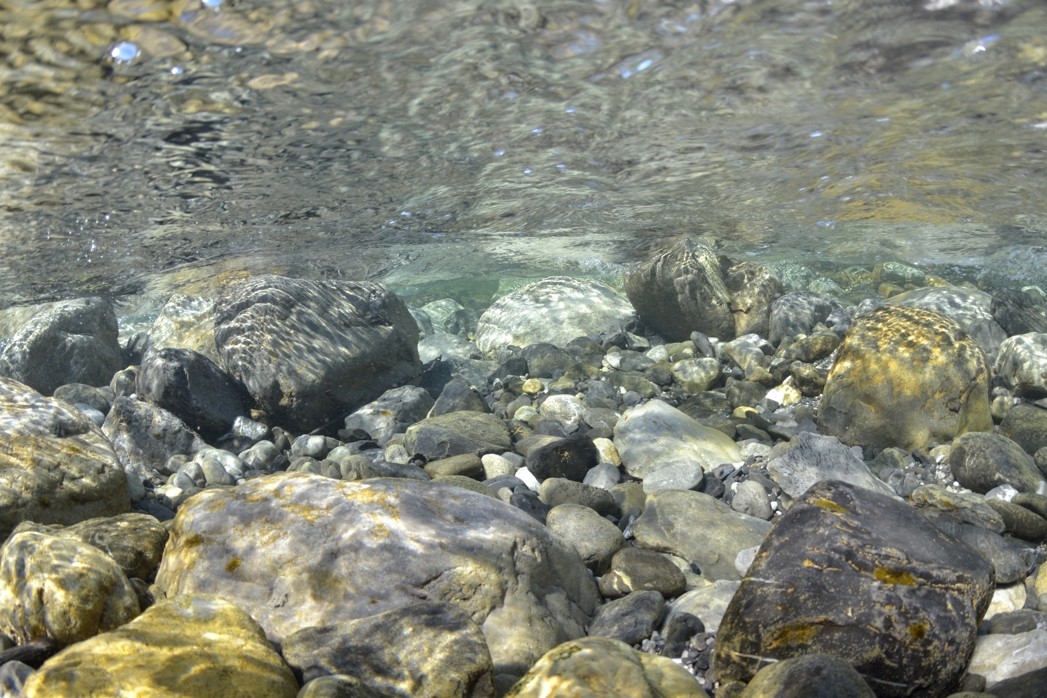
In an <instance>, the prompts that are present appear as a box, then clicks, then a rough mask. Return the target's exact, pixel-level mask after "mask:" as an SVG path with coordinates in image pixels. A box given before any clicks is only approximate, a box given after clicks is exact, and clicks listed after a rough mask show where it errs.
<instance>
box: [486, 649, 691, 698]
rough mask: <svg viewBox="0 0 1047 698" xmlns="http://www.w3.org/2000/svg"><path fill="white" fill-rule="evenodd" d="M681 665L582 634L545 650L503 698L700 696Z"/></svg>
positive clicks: (677, 697) (656, 697) (682, 697)
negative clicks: (546, 697)
mask: <svg viewBox="0 0 1047 698" xmlns="http://www.w3.org/2000/svg"><path fill="white" fill-rule="evenodd" d="M705 695H706V693H705V691H703V690H702V689H701V687H700V686H699V685H698V683H697V682H696V681H695V680H694V677H692V676H691V675H690V674H689V673H688V672H687V670H686V669H684V668H683V667H680V666H677V665H676V664H673V662H672V660H669V659H666V658H665V657H659V656H656V655H653V654H645V653H642V652H637V651H636V650H634V649H633V648H632V647H630V646H629V645H627V644H625V643H624V642H619V641H618V640H611V639H609V638H603V637H586V638H582V639H580V640H573V641H571V642H565V643H563V644H562V645H560V646H558V647H556V648H554V649H553V650H551V651H549V652H548V653H547V654H546V655H545V656H543V657H542V658H541V659H540V660H539V661H538V662H537V663H536V664H535V665H534V666H533V667H532V668H531V670H530V671H528V672H527V675H526V676H524V677H523V678H522V679H520V680H519V681H518V682H517V683H516V685H515V686H513V687H512V689H511V690H510V691H509V693H508V694H506V698H544V697H545V696H566V697H569V698H611V697H612V696H629V697H630V698H664V697H665V696H673V697H674V698H698V697H699V696H705Z"/></svg>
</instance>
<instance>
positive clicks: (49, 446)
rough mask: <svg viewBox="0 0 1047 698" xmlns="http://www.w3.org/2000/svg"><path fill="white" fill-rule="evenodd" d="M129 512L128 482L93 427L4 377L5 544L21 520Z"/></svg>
mask: <svg viewBox="0 0 1047 698" xmlns="http://www.w3.org/2000/svg"><path fill="white" fill-rule="evenodd" d="M130 507H131V500H130V497H129V496H128V493H127V476H126V475H125V474H124V470H123V468H122V467H121V466H120V463H119V462H118V461H117V457H116V453H115V452H114V451H113V448H112V446H111V445H110V444H109V441H108V440H106V438H105V436H104V435H103V434H102V431H101V430H100V429H99V428H98V427H97V426H95V424H94V422H92V421H91V420H90V419H88V418H87V417H85V416H84V415H82V414H81V413H80V412H79V411H77V410H75V409H73V408H72V407H70V406H69V405H68V404H67V403H65V402H62V401H59V400H53V399H51V398H46V397H43V396H42V395H40V394H39V393H37V392H36V391H34V390H32V389H30V388H28V387H27V386H25V385H22V384H21V383H18V382H16V381H13V380H10V379H8V378H0V539H3V538H6V537H7V535H8V534H9V533H10V532H11V530H12V529H13V528H14V527H15V525H16V524H17V523H18V522H19V521H37V522H40V523H60V524H73V523H77V522H78V521H82V520H84V519H89V518H91V517H94V516H109V515H113V514H121V513H124V512H126V511H128V510H129V509H130Z"/></svg>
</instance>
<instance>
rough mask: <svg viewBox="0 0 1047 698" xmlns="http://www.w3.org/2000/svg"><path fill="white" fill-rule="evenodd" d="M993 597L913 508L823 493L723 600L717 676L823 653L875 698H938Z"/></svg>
mask: <svg viewBox="0 0 1047 698" xmlns="http://www.w3.org/2000/svg"><path fill="white" fill-rule="evenodd" d="M992 592H993V568H992V565H991V563H990V562H989V561H988V560H987V559H985V558H984V557H982V556H981V555H980V554H978V553H977V552H975V551H974V550H973V549H972V548H970V547H968V546H967V545H965V544H963V543H961V542H959V541H958V540H956V539H954V538H952V537H950V536H948V535H946V534H945V533H943V532H941V531H940V530H939V529H937V528H935V527H934V526H933V525H931V524H930V523H929V522H928V521H927V520H926V519H925V518H923V516H921V515H920V514H919V513H918V512H917V511H916V510H914V509H913V508H912V507H910V506H909V505H907V504H905V503H903V502H901V501H899V500H897V499H895V498H892V497H887V496H884V495H882V494H879V493H876V492H872V491H870V490H866V489H862V488H860V487H856V486H854V485H849V484H846V483H841V482H836V481H828V482H821V483H818V484H816V485H814V486H813V487H811V488H810V489H809V490H808V491H807V493H806V494H805V495H804V496H803V497H802V498H801V500H800V501H799V502H798V503H797V504H796V505H795V506H793V508H791V509H790V510H789V511H788V512H787V513H786V514H785V516H784V517H782V519H781V520H780V521H779V522H778V523H777V525H775V527H774V528H773V529H772V530H771V532H770V533H769V535H768V536H767V539H766V540H765V541H764V542H763V544H762V545H761V547H760V550H759V552H758V553H757V555H756V559H755V561H754V562H753V564H752V566H751V567H750V568H749V571H748V573H747V574H746V576H745V578H744V579H743V580H742V584H741V587H740V588H739V589H738V592H737V593H736V594H735V595H734V598H733V599H732V600H731V603H730V605H729V606H728V608H727V613H726V614H725V615H724V618H723V622H722V623H721V625H720V631H719V634H718V636H717V643H716V653H715V662H716V667H717V674H718V676H719V677H720V679H721V680H739V681H746V682H747V681H749V680H751V679H752V677H753V676H754V675H755V673H756V672H757V671H758V670H759V669H760V667H762V666H764V665H765V664H767V663H768V662H773V661H776V660H781V659H786V658H789V657H797V656H802V655H805V654H812V653H824V654H830V655H833V656H836V657H840V658H842V659H844V660H846V661H848V662H850V663H851V665H852V666H854V668H855V669H856V670H857V671H858V673H860V674H861V675H862V676H863V678H864V679H865V681H866V682H867V683H868V684H869V685H870V686H871V687H872V688H873V689H874V690H875V691H876V694H877V695H879V696H885V697H891V696H898V697H901V696H909V695H912V694H913V693H914V692H915V693H920V694H922V695H928V696H944V695H947V694H948V693H950V692H951V691H952V690H953V689H954V687H955V686H956V684H957V683H958V681H959V680H960V678H961V676H962V675H963V673H964V670H965V669H966V667H967V662H968V661H969V660H970V657H971V654H972V653H973V652H974V645H975V636H976V628H977V625H978V623H979V622H980V621H981V619H982V616H983V615H984V614H985V611H986V609H987V608H988V606H989V601H990V600H991V598H992ZM932 637H933V638H934V642H928V641H927V639H928V638H932Z"/></svg>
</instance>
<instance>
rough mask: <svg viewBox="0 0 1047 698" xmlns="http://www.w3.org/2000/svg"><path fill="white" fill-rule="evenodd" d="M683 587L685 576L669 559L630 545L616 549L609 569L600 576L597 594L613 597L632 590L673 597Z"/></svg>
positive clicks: (685, 580) (680, 592) (685, 583)
mask: <svg viewBox="0 0 1047 698" xmlns="http://www.w3.org/2000/svg"><path fill="white" fill-rule="evenodd" d="M686 588H687V579H686V577H684V574H683V572H681V571H680V568H679V567H677V566H676V565H674V564H673V563H672V561H671V560H670V559H669V558H667V557H666V556H665V555H663V554H662V553H658V552H655V551H654V550H647V549H646V548H637V547H633V546H629V547H623V548H621V549H620V550H619V551H618V552H616V553H615V554H614V557H613V558H611V565H610V569H609V570H607V573H606V574H604V575H603V576H602V577H600V593H601V594H603V595H604V597H605V598H612V599H613V598H617V597H619V596H624V595H626V594H631V593H633V592H635V591H657V592H658V593H660V594H661V595H662V596H665V597H667V598H673V597H675V596H679V595H680V594H682V593H683V592H684V590H685V589H686Z"/></svg>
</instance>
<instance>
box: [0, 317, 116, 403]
mask: <svg viewBox="0 0 1047 698" xmlns="http://www.w3.org/2000/svg"><path fill="white" fill-rule="evenodd" d="M121 368H123V354H122V352H121V350H120V342H119V340H118V337H117V323H116V313H115V312H114V311H113V306H112V305H111V304H110V303H109V302H108V301H106V300H103V299H101V298H81V299H77V300H70V301H62V302H60V303H56V304H54V305H51V306H49V307H47V308H45V309H42V310H41V311H40V312H39V313H37V314H36V315H34V316H33V317H32V318H30V320H29V321H28V322H26V323H25V324H24V325H23V326H22V327H21V328H20V329H19V330H18V331H17V332H16V333H15V334H14V336H12V337H11V338H10V339H9V340H8V341H7V343H6V344H5V345H4V347H3V349H2V350H0V376H7V377H9V378H13V379H15V380H17V381H19V382H21V383H24V384H26V385H28V386H29V387H30V388H33V389H34V390H37V391H39V392H40V393H43V394H44V395H50V394H52V393H53V392H54V391H55V388H57V387H58V386H60V385H65V384H66V383H86V384H87V385H94V386H99V385H108V384H109V379H110V378H112V377H113V374H114V373H115V372H117V371H119V370H120V369H121Z"/></svg>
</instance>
